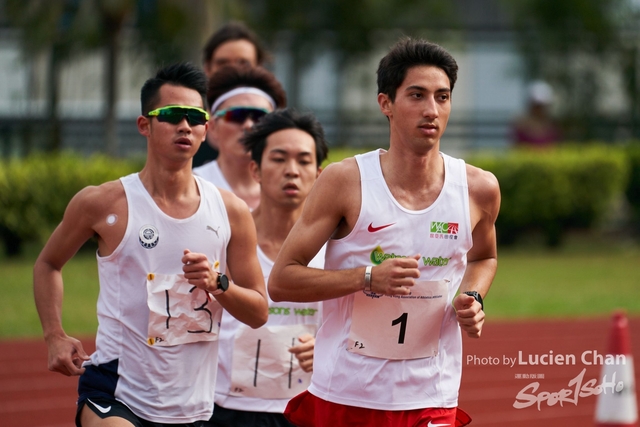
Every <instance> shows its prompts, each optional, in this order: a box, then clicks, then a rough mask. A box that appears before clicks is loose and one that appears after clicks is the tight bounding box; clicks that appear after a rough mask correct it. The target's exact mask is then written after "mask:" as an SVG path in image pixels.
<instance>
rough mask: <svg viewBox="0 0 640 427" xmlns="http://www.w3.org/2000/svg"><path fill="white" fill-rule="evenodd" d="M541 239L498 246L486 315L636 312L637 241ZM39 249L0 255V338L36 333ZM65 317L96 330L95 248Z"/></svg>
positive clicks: (79, 263)
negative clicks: (548, 244) (556, 243)
mask: <svg viewBox="0 0 640 427" xmlns="http://www.w3.org/2000/svg"><path fill="white" fill-rule="evenodd" d="M541 240H542V239H541V238H538V239H537V240H536V239H530V240H529V241H524V242H521V243H519V244H518V245H517V246H516V247H513V248H501V249H500V251H499V260H498V273H497V275H496V278H495V280H494V283H493V286H492V288H491V291H490V293H489V295H488V296H487V298H486V299H485V306H486V311H487V316H488V318H490V319H515V318H518V319H530V318H563V317H565V318H566V317H593V316H608V315H610V314H611V312H613V311H614V310H616V309H624V310H625V311H626V312H627V313H628V314H629V315H636V316H637V315H640V298H639V297H638V295H639V293H638V289H639V285H640V245H639V244H638V243H637V242H636V243H633V242H626V243H624V242H619V241H618V240H617V239H614V238H613V237H612V236H608V235H606V234H603V235H601V236H599V237H593V236H587V237H585V236H580V235H573V236H569V237H568V239H567V242H566V243H565V244H564V246H562V247H561V248H559V249H557V250H555V251H550V250H548V249H547V248H545V247H544V245H543V244H542V243H541ZM36 251H37V248H32V249H30V250H29V251H28V252H27V254H26V255H25V256H24V257H22V258H20V259H11V260H9V259H0V271H1V272H2V273H1V277H2V280H1V281H0V339H8V338H18V337H40V336H41V334H42V331H41V328H40V322H39V320H38V315H37V313H36V309H35V305H34V303H33V292H32V278H31V276H32V267H33V261H34V260H35V257H36V255H37V253H36ZM63 277H64V281H65V300H64V307H63V324H64V327H65V329H66V331H67V333H68V334H69V335H72V336H86V335H90V334H94V333H95V330H96V327H97V320H96V314H95V310H96V309H95V307H96V301H97V297H98V275H97V268H96V260H95V254H94V252H93V251H91V250H83V251H81V252H80V253H78V254H77V255H76V256H75V257H74V258H73V259H72V260H71V261H70V262H69V263H68V264H67V265H66V266H65V268H64V270H63Z"/></svg>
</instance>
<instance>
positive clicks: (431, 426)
mask: <svg viewBox="0 0 640 427" xmlns="http://www.w3.org/2000/svg"><path fill="white" fill-rule="evenodd" d="M450 425H451V424H433V423H432V422H431V421H429V424H427V427H445V426H450Z"/></svg>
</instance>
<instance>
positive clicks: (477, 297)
mask: <svg viewBox="0 0 640 427" xmlns="http://www.w3.org/2000/svg"><path fill="white" fill-rule="evenodd" d="M463 294H467V295H471V296H472V297H474V298H475V299H476V301H478V302H479V303H480V308H482V311H484V303H483V302H482V297H481V296H480V294H479V293H477V292H476V291H468V292H463Z"/></svg>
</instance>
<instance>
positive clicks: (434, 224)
mask: <svg viewBox="0 0 640 427" xmlns="http://www.w3.org/2000/svg"><path fill="white" fill-rule="evenodd" d="M429 231H430V233H429V237H430V238H431V239H445V240H457V239H458V223H457V222H444V221H431V227H430V229H429Z"/></svg>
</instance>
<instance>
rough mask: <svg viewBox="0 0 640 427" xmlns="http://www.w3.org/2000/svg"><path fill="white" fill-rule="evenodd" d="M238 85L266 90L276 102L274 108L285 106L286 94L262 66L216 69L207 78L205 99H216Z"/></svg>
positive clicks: (212, 100)
mask: <svg viewBox="0 0 640 427" xmlns="http://www.w3.org/2000/svg"><path fill="white" fill-rule="evenodd" d="M238 87H254V88H257V89H260V90H262V91H264V92H266V93H267V94H268V95H269V96H270V97H271V98H273V100H274V101H275V103H276V108H284V107H286V106H287V94H286V93H285V91H284V89H283V88H282V85H281V84H280V82H279V81H278V79H276V77H275V76H274V75H273V74H272V73H271V72H270V71H268V70H267V69H265V68H262V67H248V66H245V67H238V66H232V65H227V66H225V67H222V68H221V69H220V70H218V71H216V72H215V73H214V74H213V75H212V76H211V78H210V79H209V89H208V90H207V101H208V102H209V105H213V104H214V103H215V102H216V100H217V99H218V98H219V97H221V96H222V95H224V94H225V93H227V92H229V91H230V90H233V89H235V88H238Z"/></svg>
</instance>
